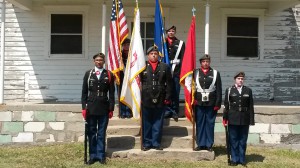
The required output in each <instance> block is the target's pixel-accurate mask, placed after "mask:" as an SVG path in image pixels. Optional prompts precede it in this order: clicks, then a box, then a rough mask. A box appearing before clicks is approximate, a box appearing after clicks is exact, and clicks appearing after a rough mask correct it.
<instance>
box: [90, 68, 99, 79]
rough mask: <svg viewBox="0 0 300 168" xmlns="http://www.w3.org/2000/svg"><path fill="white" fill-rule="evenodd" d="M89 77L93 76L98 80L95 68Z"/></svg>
mask: <svg viewBox="0 0 300 168" xmlns="http://www.w3.org/2000/svg"><path fill="white" fill-rule="evenodd" d="M91 77H92V78H94V79H95V80H98V78H97V75H96V71H95V69H93V72H92V75H91Z"/></svg>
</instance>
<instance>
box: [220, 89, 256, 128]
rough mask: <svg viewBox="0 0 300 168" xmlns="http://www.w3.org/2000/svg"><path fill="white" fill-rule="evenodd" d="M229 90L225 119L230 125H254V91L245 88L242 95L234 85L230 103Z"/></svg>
mask: <svg viewBox="0 0 300 168" xmlns="http://www.w3.org/2000/svg"><path fill="white" fill-rule="evenodd" d="M228 90H229V89H228V88H227V89H226V91H225V101H224V105H225V108H224V112H223V118H224V119H226V120H228V124H229V125H254V107H253V97H252V90H251V89H250V88H248V87H246V86H243V88H242V93H241V94H240V93H239V91H238V90H237V88H236V87H235V85H234V86H232V87H231V89H230V94H229V101H228Z"/></svg>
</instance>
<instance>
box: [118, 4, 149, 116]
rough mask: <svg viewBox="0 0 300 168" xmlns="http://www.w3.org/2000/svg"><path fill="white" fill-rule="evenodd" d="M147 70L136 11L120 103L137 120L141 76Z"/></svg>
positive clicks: (136, 11) (139, 105)
mask: <svg viewBox="0 0 300 168" xmlns="http://www.w3.org/2000/svg"><path fill="white" fill-rule="evenodd" d="M145 68H146V63H145V55H144V50H143V43H142V38H141V33H140V11H139V9H138V8H136V10H135V20H134V27H133V31H132V35H131V42H130V47H129V53H128V59H127V63H126V69H125V75H124V79H123V85H122V91H121V96H120V97H121V98H120V101H121V102H122V103H123V104H126V105H127V106H128V107H129V108H130V109H131V110H132V115H133V117H134V118H135V119H138V118H140V111H141V96H142V95H141V81H140V76H139V74H140V73H141V72H142V71H143V70H144V69H145Z"/></svg>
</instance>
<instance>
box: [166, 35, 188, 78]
mask: <svg viewBox="0 0 300 168" xmlns="http://www.w3.org/2000/svg"><path fill="white" fill-rule="evenodd" d="M179 42H180V40H178V39H177V38H176V37H175V40H174V41H173V43H172V44H171V45H169V43H167V48H168V54H169V59H170V61H171V60H174V58H175V55H176V53H177V50H178V47H179ZM184 50H185V43H184V42H183V44H182V47H181V50H180V53H179V55H178V57H177V59H178V60H180V63H179V64H178V65H176V66H175V69H174V72H173V76H179V75H180V69H181V62H182V59H183V55H184ZM171 68H172V64H171Z"/></svg>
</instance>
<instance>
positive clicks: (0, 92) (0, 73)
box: [0, 0, 6, 104]
mask: <svg viewBox="0 0 300 168" xmlns="http://www.w3.org/2000/svg"><path fill="white" fill-rule="evenodd" d="M5 11H6V10H5V0H2V8H1V68H0V104H3V103H4V66H5V65H4V57H5V54H4V53H5Z"/></svg>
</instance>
